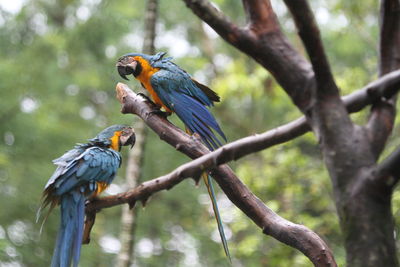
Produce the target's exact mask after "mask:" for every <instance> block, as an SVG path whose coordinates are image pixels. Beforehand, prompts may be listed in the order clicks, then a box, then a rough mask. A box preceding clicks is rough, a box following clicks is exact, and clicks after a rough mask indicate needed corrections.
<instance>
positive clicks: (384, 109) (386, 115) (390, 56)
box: [367, 0, 400, 159]
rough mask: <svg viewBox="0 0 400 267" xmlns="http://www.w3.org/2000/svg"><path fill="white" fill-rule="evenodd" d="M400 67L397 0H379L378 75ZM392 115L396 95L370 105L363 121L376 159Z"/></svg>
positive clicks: (399, 12)
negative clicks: (368, 116)
mask: <svg viewBox="0 0 400 267" xmlns="http://www.w3.org/2000/svg"><path fill="white" fill-rule="evenodd" d="M399 68H400V2H399V1H398V0H382V1H381V10H380V41H379V75H380V76H382V75H384V74H386V73H388V72H390V71H393V70H396V69H399ZM395 116H396V97H393V98H392V99H382V101H378V102H377V103H375V104H374V105H373V106H372V108H371V115H370V118H369V121H368V124H367V129H368V133H369V136H370V139H371V142H370V144H371V149H372V151H373V153H374V155H375V158H376V159H377V158H378V157H379V155H380V154H381V152H382V151H383V149H384V147H385V144H386V141H387V139H388V137H389V136H390V134H391V132H392V129H393V124H394V119H395Z"/></svg>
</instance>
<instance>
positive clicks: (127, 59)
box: [116, 53, 230, 260]
mask: <svg viewBox="0 0 400 267" xmlns="http://www.w3.org/2000/svg"><path fill="white" fill-rule="evenodd" d="M164 55H165V53H157V54H156V55H146V54H139V53H131V54H127V55H124V56H122V57H121V58H120V59H119V60H118V62H117V64H116V66H117V70H118V73H119V75H120V76H121V77H122V78H124V79H126V80H128V79H127V78H126V75H130V74H132V75H133V76H134V77H135V78H136V79H137V80H139V81H140V83H141V84H142V86H143V87H144V88H145V89H146V90H147V91H149V93H150V95H151V96H152V98H153V100H154V102H155V104H156V105H158V106H159V107H160V108H161V107H162V108H164V109H165V111H166V112H167V113H172V112H175V113H176V114H177V115H178V117H179V118H180V119H181V120H182V122H183V123H184V124H185V126H186V130H187V131H188V132H189V133H190V134H193V133H197V134H198V135H199V136H200V138H201V139H202V141H203V142H204V144H205V145H206V146H207V147H208V148H209V149H210V150H214V149H216V148H218V147H219V146H221V145H222V144H221V142H220V140H219V139H218V138H217V136H216V135H215V133H217V134H218V135H219V136H221V137H222V138H223V139H224V140H225V141H226V137H225V134H224V133H223V131H222V130H221V128H220V126H219V125H218V123H217V121H216V120H215V118H214V117H213V115H212V114H211V112H210V111H209V110H208V108H207V107H211V106H213V105H214V102H219V96H218V95H217V94H216V93H215V92H214V91H212V90H211V89H210V88H208V87H207V86H205V85H203V84H201V83H199V82H197V81H196V80H194V79H193V78H192V77H190V75H189V74H188V73H187V72H186V71H184V70H183V69H181V68H180V67H179V66H177V65H176V64H175V63H173V62H171V59H172V58H170V57H169V58H163V57H164ZM203 178H204V181H205V184H206V186H207V189H208V192H209V194H210V198H211V201H212V204H213V209H214V214H215V217H216V219H217V223H218V230H219V233H220V236H221V240H222V244H223V246H224V250H225V254H226V255H227V257H228V258H229V260H230V255H229V250H228V245H227V242H226V238H225V234H224V230H223V226H222V222H221V218H220V215H219V211H218V206H217V201H216V198H215V193H214V188H213V185H212V181H211V178H210V176H209V175H207V174H205V175H203Z"/></svg>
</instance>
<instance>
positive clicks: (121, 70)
mask: <svg viewBox="0 0 400 267" xmlns="http://www.w3.org/2000/svg"><path fill="white" fill-rule="evenodd" d="M123 61H124V59H120V60H119V61H118V62H117V64H116V65H115V66H116V67H117V70H118V74H119V75H120V76H121V77H122V78H123V79H125V80H128V81H129V79H128V78H127V77H126V75H130V74H133V73H134V72H135V70H136V66H137V62H136V61H133V62H131V63H128V64H125V63H124V62H123Z"/></svg>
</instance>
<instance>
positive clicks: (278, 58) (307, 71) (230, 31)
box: [183, 0, 314, 112]
mask: <svg viewBox="0 0 400 267" xmlns="http://www.w3.org/2000/svg"><path fill="white" fill-rule="evenodd" d="M183 1H184V2H185V3H186V5H187V6H188V7H189V8H190V9H191V10H192V11H193V13H194V14H196V15H197V16H198V17H199V18H200V19H201V20H203V21H204V22H206V23H207V24H208V25H209V26H210V27H211V28H213V29H214V30H215V31H216V32H217V33H218V34H219V35H220V36H221V37H222V38H223V39H224V40H225V41H226V42H227V43H229V44H231V45H232V46H234V47H236V48H237V49H239V50H240V51H242V52H243V53H245V54H247V55H249V56H250V57H252V58H253V59H254V60H256V61H257V62H258V63H260V64H261V65H262V66H263V67H264V68H266V69H267V70H268V71H270V72H271V73H272V74H273V75H274V77H275V79H276V80H277V81H278V83H279V84H280V85H281V86H282V88H283V89H285V91H286V92H287V94H288V95H289V96H290V97H291V98H292V100H293V102H294V103H295V104H296V105H297V106H298V107H299V108H300V110H302V111H303V112H306V110H307V109H308V108H309V106H310V105H311V103H310V96H311V88H313V86H314V81H313V75H314V73H313V72H312V69H311V66H310V64H309V63H308V62H307V61H306V60H305V59H304V58H303V57H302V56H301V55H300V54H299V53H298V52H297V51H296V50H295V49H294V47H293V46H292V45H291V44H290V42H289V41H288V39H287V38H286V36H285V35H284V34H283V32H282V30H281V28H280V26H279V23H278V21H277V19H276V14H275V13H274V12H273V10H272V8H271V4H270V1H268V0H243V4H244V8H245V10H246V14H247V19H248V21H249V25H248V27H239V26H237V25H235V24H234V23H232V22H230V21H229V20H228V19H227V18H226V16H225V15H224V14H223V13H222V12H220V11H219V10H217V9H216V8H215V7H214V6H213V5H212V4H211V3H210V2H209V1H207V0H183ZM288 62H290V63H288Z"/></svg>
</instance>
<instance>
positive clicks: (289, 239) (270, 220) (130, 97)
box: [87, 83, 336, 266]
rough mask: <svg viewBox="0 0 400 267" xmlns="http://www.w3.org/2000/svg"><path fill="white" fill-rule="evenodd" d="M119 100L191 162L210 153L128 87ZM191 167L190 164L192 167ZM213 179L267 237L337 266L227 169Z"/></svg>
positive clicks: (112, 201) (130, 196) (166, 184)
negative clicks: (189, 158) (269, 236)
mask: <svg viewBox="0 0 400 267" xmlns="http://www.w3.org/2000/svg"><path fill="white" fill-rule="evenodd" d="M117 97H118V99H119V100H120V101H121V103H123V107H122V112H123V113H133V114H137V115H139V116H140V117H141V118H142V119H143V120H144V121H145V122H146V124H147V125H148V126H149V127H150V128H152V129H153V130H155V132H156V133H157V134H159V136H160V138H161V139H163V140H165V141H166V142H168V143H169V144H171V145H172V146H174V147H175V148H176V149H178V150H179V151H181V152H183V153H184V154H186V155H188V156H189V157H191V158H197V157H200V156H202V155H204V154H207V153H209V151H208V149H207V148H206V147H205V146H204V145H203V144H202V143H201V142H200V141H199V140H197V139H196V138H195V137H191V136H188V135H187V134H186V133H184V132H183V131H181V130H180V129H178V128H176V127H175V126H173V125H172V124H171V123H169V122H168V121H167V120H166V119H165V118H163V117H160V116H158V115H156V114H155V113H154V111H155V110H156V109H155V106H152V104H151V103H150V102H148V101H146V100H145V99H144V98H143V97H141V96H138V95H136V94H134V93H133V92H132V91H131V90H130V89H129V88H128V87H127V86H126V85H124V84H121V83H119V84H118V85H117ZM188 164H190V163H188ZM199 175H200V173H199V172H198V169H193V168H187V166H186V167H182V166H181V167H179V168H178V169H176V170H175V171H173V172H172V173H171V174H170V175H164V176H162V177H159V178H157V179H154V180H151V181H148V182H145V183H143V184H141V185H140V186H138V187H137V188H134V189H132V190H130V191H128V192H126V193H123V194H119V195H116V196H112V197H106V198H102V199H99V200H96V201H94V202H93V203H90V204H89V206H88V207H87V209H88V211H93V210H98V209H99V208H103V207H110V206H113V205H117V204H120V203H130V204H131V206H132V205H134V203H135V202H136V201H137V200H141V201H142V202H143V201H144V202H145V201H146V200H147V199H148V198H149V197H150V196H151V195H152V194H153V193H154V192H158V191H160V190H164V189H168V188H171V187H172V186H174V185H176V184H177V183H179V182H180V181H182V180H183V179H184V177H185V176H193V177H198V176H199ZM211 175H212V176H213V177H214V179H215V180H216V181H217V183H218V184H219V185H220V187H221V188H222V190H223V191H224V192H225V194H226V195H227V196H228V198H229V199H230V200H231V201H232V202H233V203H234V204H235V205H236V206H237V207H238V208H240V209H241V210H242V211H243V212H244V213H245V214H246V215H247V216H248V217H249V218H250V219H252V220H253V221H254V222H255V223H256V224H257V225H258V226H259V227H260V228H262V229H263V232H264V233H265V234H268V235H271V236H273V237H274V238H276V239H277V240H279V241H281V242H283V243H285V244H287V245H290V246H292V247H294V248H297V249H299V250H300V251H302V252H303V253H304V254H305V255H306V256H307V257H309V258H310V260H311V261H312V262H313V263H314V264H315V266H336V263H335V261H334V258H333V255H332V252H331V251H330V249H329V248H328V246H327V245H326V244H325V242H324V241H323V240H322V239H321V238H320V237H318V235H316V234H315V233H314V232H312V231H311V230H309V229H307V228H306V227H305V226H302V225H297V224H294V223H292V222H289V221H287V220H285V219H283V218H281V217H280V216H278V215H277V214H275V213H274V212H273V211H272V210H270V209H269V208H268V207H266V206H265V205H264V203H263V202H262V201H261V200H259V199H258V198H257V197H256V196H255V195H254V194H253V193H252V192H251V191H250V190H249V189H248V188H247V187H246V186H245V185H244V184H243V183H242V182H241V181H240V180H239V179H238V178H237V177H236V176H235V174H234V173H233V172H232V170H231V169H230V168H229V167H228V166H227V165H222V166H219V167H217V168H215V169H213V170H212V171H211Z"/></svg>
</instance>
